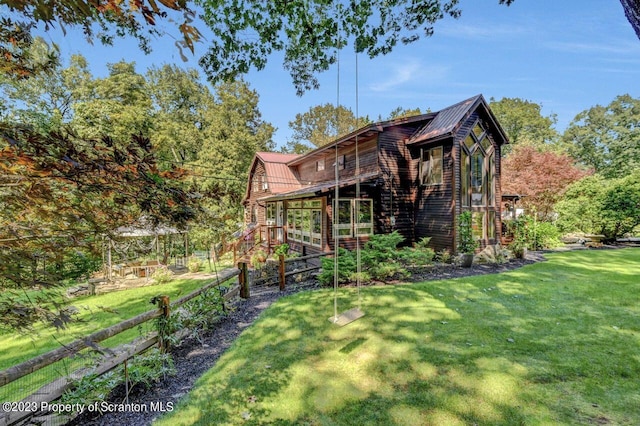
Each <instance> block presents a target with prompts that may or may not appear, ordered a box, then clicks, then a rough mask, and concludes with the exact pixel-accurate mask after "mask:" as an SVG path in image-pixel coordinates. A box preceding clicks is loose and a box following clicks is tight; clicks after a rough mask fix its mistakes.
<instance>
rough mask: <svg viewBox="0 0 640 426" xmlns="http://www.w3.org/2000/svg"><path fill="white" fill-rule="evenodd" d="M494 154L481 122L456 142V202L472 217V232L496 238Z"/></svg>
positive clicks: (478, 237) (478, 235)
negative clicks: (458, 172)
mask: <svg viewBox="0 0 640 426" xmlns="http://www.w3.org/2000/svg"><path fill="white" fill-rule="evenodd" d="M495 173H496V153H495V149H494V147H493V142H492V141H491V138H490V137H489V135H488V133H487V132H486V130H485V128H484V127H483V126H482V124H481V123H476V125H475V126H474V127H473V130H472V132H471V133H470V134H469V135H468V136H467V137H466V138H465V139H464V141H463V143H461V144H460V205H461V206H462V208H463V209H469V210H471V212H472V216H473V235H474V236H475V237H476V238H477V239H479V240H484V239H494V238H495V237H496V235H495V234H496V227H495V220H496V187H495V185H496V184H495Z"/></svg>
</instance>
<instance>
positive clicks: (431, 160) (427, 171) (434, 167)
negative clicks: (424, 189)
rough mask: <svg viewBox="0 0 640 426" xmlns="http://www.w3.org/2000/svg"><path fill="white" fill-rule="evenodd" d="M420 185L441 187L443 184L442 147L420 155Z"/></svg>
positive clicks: (424, 151) (422, 152)
mask: <svg viewBox="0 0 640 426" xmlns="http://www.w3.org/2000/svg"><path fill="white" fill-rule="evenodd" d="M420 183H421V184H422V185H439V184H441V183H442V147H441V146H439V147H437V148H431V149H426V148H423V149H422V150H421V153H420Z"/></svg>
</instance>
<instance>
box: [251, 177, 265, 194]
mask: <svg viewBox="0 0 640 426" xmlns="http://www.w3.org/2000/svg"><path fill="white" fill-rule="evenodd" d="M268 189H269V184H268V183H267V176H266V175H265V174H264V173H260V174H257V175H254V176H253V180H252V182H251V191H252V192H260V191H266V190H268Z"/></svg>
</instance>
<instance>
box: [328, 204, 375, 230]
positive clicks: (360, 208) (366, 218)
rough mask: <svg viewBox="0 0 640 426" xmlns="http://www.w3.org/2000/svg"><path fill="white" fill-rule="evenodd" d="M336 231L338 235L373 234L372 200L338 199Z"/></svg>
mask: <svg viewBox="0 0 640 426" xmlns="http://www.w3.org/2000/svg"><path fill="white" fill-rule="evenodd" d="M337 212H338V217H337V219H338V220H337V224H335V225H334V226H335V227H336V231H337V232H338V237H347V238H350V237H353V236H355V235H371V234H373V201H372V200H370V199H363V198H359V199H358V198H351V199H346V198H341V199H339V200H338V208H337Z"/></svg>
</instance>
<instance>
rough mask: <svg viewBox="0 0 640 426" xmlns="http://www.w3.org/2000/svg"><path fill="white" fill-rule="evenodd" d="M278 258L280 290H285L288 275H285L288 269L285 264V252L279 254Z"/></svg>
mask: <svg viewBox="0 0 640 426" xmlns="http://www.w3.org/2000/svg"><path fill="white" fill-rule="evenodd" d="M278 259H279V260H280V261H279V262H278V275H279V280H278V281H279V282H280V291H283V290H284V286H285V283H286V281H285V280H286V277H285V276H284V273H285V271H286V268H285V265H284V254H279V255H278Z"/></svg>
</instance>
